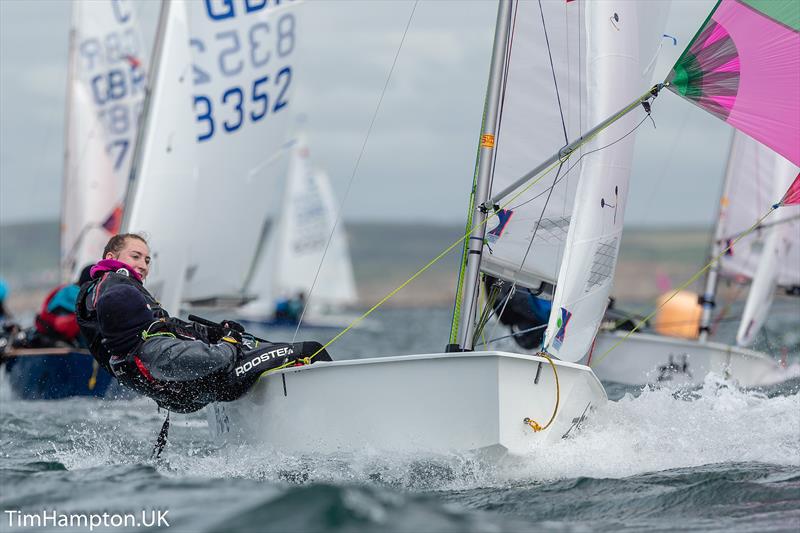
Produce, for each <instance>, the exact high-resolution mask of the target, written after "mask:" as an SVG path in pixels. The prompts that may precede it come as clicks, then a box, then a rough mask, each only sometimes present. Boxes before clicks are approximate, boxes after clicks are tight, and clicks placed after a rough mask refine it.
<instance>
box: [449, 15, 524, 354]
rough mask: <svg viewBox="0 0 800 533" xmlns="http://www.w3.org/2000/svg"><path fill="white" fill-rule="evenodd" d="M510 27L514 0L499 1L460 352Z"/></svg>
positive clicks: (469, 319) (468, 320)
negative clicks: (512, 1)
mask: <svg viewBox="0 0 800 533" xmlns="http://www.w3.org/2000/svg"><path fill="white" fill-rule="evenodd" d="M510 27H511V0H500V2H499V3H498V6H497V22H496V24H495V34H494V46H493V48H492V61H491V66H490V68H489V84H488V87H487V89H486V105H485V109H484V121H483V124H484V130H483V132H481V146H480V150H479V152H478V178H477V180H476V183H475V197H474V203H473V206H472V209H473V227H475V228H476V229H475V230H474V231H473V232H472V233H471V234H470V236H469V244H468V246H467V267H466V275H465V277H464V291H463V293H462V298H461V306H462V308H463V309H464V311H463V312H462V313H461V317H460V323H459V327H458V332H459V334H458V346H459V349H461V350H472V335H473V330H474V327H475V320H474V319H475V306H476V304H477V300H478V283H479V280H478V276H479V274H480V265H481V254H482V252H483V239H484V236H485V234H486V225H485V224H484V221H485V220H486V212H485V210H484V208H483V207H482V206H483V203H484V202H485V201H486V199H487V198H488V196H489V183H490V182H491V177H492V176H491V174H492V161H493V160H494V144H495V133H496V130H497V116H498V112H499V109H500V95H501V89H502V84H503V78H504V72H503V68H504V66H505V63H506V53H507V51H508V33H509V29H510Z"/></svg>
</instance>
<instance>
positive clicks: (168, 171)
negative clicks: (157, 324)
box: [123, 0, 198, 314]
mask: <svg viewBox="0 0 800 533" xmlns="http://www.w3.org/2000/svg"><path fill="white" fill-rule="evenodd" d="M186 7H187V5H186V2H185V1H184V0H173V1H171V2H164V3H163V4H162V7H161V15H160V18H159V27H158V30H157V34H156V35H157V37H156V38H157V41H156V46H155V48H154V50H153V65H152V68H151V70H150V80H151V84H150V92H149V96H148V98H147V101H146V102H145V110H144V119H143V121H142V130H141V132H140V134H139V138H138V141H137V146H136V153H135V159H134V164H133V169H132V172H131V182H130V188H129V191H128V196H127V197H126V206H125V216H124V221H123V229H124V231H126V232H129V231H133V232H139V233H143V234H144V235H145V236H146V237H148V240H149V243H150V251H151V254H152V257H153V262H152V266H151V270H150V275H149V277H148V278H147V280H146V286H147V288H148V289H149V290H150V292H151V293H152V294H153V295H154V296H155V297H156V298H157V299H158V300H160V302H161V304H162V306H163V307H164V308H165V309H167V310H168V311H170V312H172V313H176V314H177V312H178V308H179V304H180V297H181V290H182V287H183V281H184V277H185V271H186V257H187V251H188V242H189V240H191V239H193V236H194V232H193V224H194V218H195V217H196V216H197V214H198V213H197V212H196V211H195V210H194V209H193V206H194V205H195V201H194V200H195V198H194V194H195V191H196V184H197V167H196V165H197V156H196V154H197V146H196V144H195V139H194V129H193V123H194V116H193V113H192V102H191V94H192V93H191V91H192V87H191V83H192V79H191V68H192V59H191V56H190V54H189V48H188V46H187V45H186V43H187V42H188V40H189V27H188V19H187V16H186Z"/></svg>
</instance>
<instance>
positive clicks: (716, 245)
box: [700, 134, 736, 342]
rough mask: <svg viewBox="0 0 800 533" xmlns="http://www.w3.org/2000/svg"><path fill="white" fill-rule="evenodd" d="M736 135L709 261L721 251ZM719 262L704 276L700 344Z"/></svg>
mask: <svg viewBox="0 0 800 533" xmlns="http://www.w3.org/2000/svg"><path fill="white" fill-rule="evenodd" d="M735 137H736V135H735V134H732V135H731V143H730V148H729V149H728V163H727V165H726V166H725V178H724V179H723V180H722V191H721V193H720V195H719V210H718V211H717V225H716V227H715V228H714V236H713V237H712V240H711V249H710V251H709V256H710V258H711V259H713V258H715V257H717V256H718V255H719V253H720V252H721V251H722V242H721V241H722V239H723V238H724V237H725V235H723V233H724V230H725V227H724V224H723V223H722V222H723V220H725V219H726V218H727V216H728V188H729V187H730V182H731V176H732V175H733V169H732V168H731V159H732V158H731V157H730V154H731V151H732V150H733V142H734V139H735ZM719 271H720V262H719V259H717V260H716V261H714V262H713V263H712V264H711V268H709V269H708V275H707V276H706V286H705V289H703V295H702V296H701V297H700V304H701V305H702V306H703V314H702V315H701V316H700V342H706V341H707V340H708V334H709V333H710V329H711V313H712V312H713V310H714V306H715V305H716V296H717V281H718V280H719Z"/></svg>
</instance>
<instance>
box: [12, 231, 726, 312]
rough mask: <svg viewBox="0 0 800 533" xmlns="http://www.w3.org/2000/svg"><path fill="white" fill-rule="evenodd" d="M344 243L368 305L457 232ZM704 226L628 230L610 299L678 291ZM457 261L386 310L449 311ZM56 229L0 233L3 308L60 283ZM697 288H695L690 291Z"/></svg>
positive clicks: (704, 237)
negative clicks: (5, 289) (6, 291)
mask: <svg viewBox="0 0 800 533" xmlns="http://www.w3.org/2000/svg"><path fill="white" fill-rule="evenodd" d="M346 231H347V236H348V240H349V243H350V249H351V254H352V259H353V267H354V269H355V277H356V284H357V286H358V292H359V299H360V304H361V305H362V306H368V305H372V304H374V303H375V302H376V301H378V300H380V299H381V298H382V297H384V296H385V295H386V294H387V293H388V292H389V291H391V290H392V289H394V288H395V287H397V286H398V285H400V284H401V283H403V282H404V281H405V280H406V279H408V278H409V277H410V276H411V275H413V274H414V273H415V272H416V271H417V270H418V269H419V268H421V267H422V266H423V265H425V264H426V263H427V262H428V261H430V260H431V259H433V258H434V257H436V256H437V255H438V254H439V253H441V252H442V251H443V250H444V249H445V248H447V247H448V246H450V245H451V244H452V243H453V242H454V241H456V240H457V239H458V238H460V237H461V236H462V235H463V232H464V226H463V225H456V224H450V225H448V224H423V223H403V222H384V221H381V222H369V221H363V220H362V221H356V222H348V223H347V226H346ZM710 235H711V234H710V229H709V228H707V227H697V226H687V227H673V228H664V227H634V228H630V229H626V231H625V233H624V235H623V240H622V248H621V252H620V262H619V264H618V266H617V273H616V281H615V288H614V295H615V297H616V298H617V299H618V301H620V302H631V303H639V304H644V303H648V302H652V301H653V300H654V299H655V298H656V297H657V296H658V288H657V282H656V280H657V278H660V279H661V280H662V283H663V280H667V279H668V280H670V281H671V282H672V285H673V286H675V285H678V284H680V283H682V282H683V281H684V280H686V279H688V278H689V277H690V276H691V275H692V274H694V273H695V272H696V271H697V270H698V269H699V268H701V267H702V266H703V265H704V264H705V262H706V261H707V255H708V244H709V242H710V241H709V239H710ZM459 259H460V247H459V246H457V247H456V248H454V249H453V251H451V252H450V253H448V254H447V255H445V256H444V257H443V258H442V259H441V260H440V261H439V262H438V263H436V264H435V265H433V266H432V267H431V268H430V269H429V270H428V271H427V272H425V273H424V274H423V275H421V276H420V277H419V278H417V279H416V280H415V281H414V282H413V283H411V284H410V285H409V286H407V287H406V288H405V289H403V290H402V291H400V292H399V293H398V294H397V295H396V296H395V297H393V298H392V299H391V300H390V301H389V302H388V303H387V305H390V306H395V307H414V306H424V307H446V306H449V305H451V304H452V301H453V298H454V292H455V283H456V276H457V270H458V264H459ZM58 261H59V223H58V221H54V220H45V221H36V222H26V223H15V224H5V225H2V226H0V276H2V277H3V278H4V279H5V280H6V282H7V283H8V284H9V286H10V289H11V297H10V299H9V302H8V303H9V308H10V309H11V310H12V311H15V312H18V313H27V312H32V311H33V310H35V309H36V308H38V306H39V305H40V302H41V300H42V298H43V297H44V295H45V294H46V292H47V291H48V290H49V289H50V288H52V287H53V286H54V285H56V284H57V283H58V282H59V271H58ZM695 285H696V286H695V287H694V289H695V290H697V289H699V288H700V282H698V283H696V284H695Z"/></svg>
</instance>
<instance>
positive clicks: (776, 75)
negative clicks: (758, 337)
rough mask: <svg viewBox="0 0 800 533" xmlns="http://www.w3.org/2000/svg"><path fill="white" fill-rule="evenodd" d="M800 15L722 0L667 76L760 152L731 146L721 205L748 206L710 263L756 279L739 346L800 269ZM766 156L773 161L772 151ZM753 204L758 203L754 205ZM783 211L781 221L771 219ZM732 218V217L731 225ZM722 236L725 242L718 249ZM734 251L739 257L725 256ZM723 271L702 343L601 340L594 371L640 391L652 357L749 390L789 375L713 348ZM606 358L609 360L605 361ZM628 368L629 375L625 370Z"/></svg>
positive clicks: (784, 7) (708, 302)
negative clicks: (754, 249)
mask: <svg viewBox="0 0 800 533" xmlns="http://www.w3.org/2000/svg"><path fill="white" fill-rule="evenodd" d="M797 15H798V11H797V3H796V2H794V1H792V0H774V1H770V2H762V1H758V0H720V1H719V2H718V3H717V4H716V6H715V7H714V9H713V10H712V13H711V15H710V16H709V17H708V19H707V20H706V21H705V22H704V24H703V26H702V27H701V28H700V30H699V31H698V32H697V34H696V35H695V37H694V39H693V40H692V42H691V43H689V46H688V47H687V49H686V50H685V51H684V53H683V55H682V56H681V58H680V59H679V60H678V62H677V63H676V64H675V66H674V67H673V70H672V72H671V73H670V77H669V78H668V88H669V89H670V90H671V91H672V92H674V93H676V94H677V95H679V96H681V97H682V98H684V99H685V100H687V101H689V102H691V103H693V104H695V105H697V106H699V107H701V108H703V109H705V110H706V111H708V112H710V113H712V114H713V115H715V116H717V117H718V118H720V119H722V120H724V121H726V122H727V123H729V124H730V125H731V126H733V127H734V128H736V129H737V130H739V131H740V132H742V133H744V134H745V135H747V136H748V137H751V138H752V139H753V140H755V141H758V143H761V144H762V145H763V146H759V145H758V144H757V143H754V142H753V141H752V140H749V139H747V140H746V139H745V138H744V137H742V136H740V135H739V134H737V137H736V139H735V140H734V143H733V145H732V146H733V148H732V152H731V160H730V161H729V163H730V164H729V167H728V175H727V178H726V179H727V183H728V185H726V190H725V192H724V194H723V201H722V206H723V208H724V207H725V203H726V195H728V196H731V195H733V197H734V198H735V197H736V196H739V197H740V198H742V200H741V202H738V201H737V204H738V203H742V204H748V207H746V208H743V210H742V212H741V213H739V212H738V209H737V210H736V211H734V210H733V206H731V207H729V208H727V209H723V210H722V211H721V213H720V215H721V216H720V224H718V231H717V235H716V236H715V242H714V248H713V249H712V260H716V259H717V258H718V257H719V258H720V259H721V264H722V269H723V271H725V269H726V268H730V269H731V270H732V271H733V272H737V271H738V272H739V273H743V274H745V275H747V276H755V277H754V281H753V285H752V286H751V295H750V296H749V297H748V303H747V304H746V308H745V316H744V317H743V320H742V325H741V327H740V330H739V332H738V335H737V342H738V343H739V344H740V345H746V344H748V343H750V342H752V338H753V336H754V335H755V332H756V330H757V327H759V326H760V324H761V323H763V321H764V320H765V319H766V316H767V313H768V311H769V302H770V300H771V296H772V294H773V293H774V290H775V284H776V282H777V283H778V284H782V283H786V282H789V283H794V281H795V280H796V276H797V272H798V270H797V263H796V262H795V263H794V264H793V265H792V264H791V262H790V261H791V260H792V258H794V260H795V261H796V255H794V254H795V253H796V252H792V251H791V247H794V248H796V247H797V246H796V244H791V241H792V239H791V238H790V239H789V240H787V239H786V238H785V236H784V235H787V236H791V237H794V238H795V239H796V236H797V231H796V229H795V228H796V227H795V228H792V226H790V225H789V223H788V222H787V221H790V220H791V219H793V217H794V216H796V211H797V207H796V204H798V203H800V192H798V191H800V174H798V173H797V166H798V165H800V84H798V83H797V80H798V77H800V54H798V53H797V51H798V50H800V19H798V16H797ZM765 147H766V148H765ZM767 149H769V150H772V151H774V152H775V154H771V155H770V154H768V153H767ZM779 156H780V157H779ZM761 180H764V182H762V181H761ZM754 189H755V190H756V192H753V191H754ZM727 201H730V198H727ZM776 202H777V203H776ZM754 203H757V205H755V206H753V204H754ZM770 206H771V207H770ZM776 210H777V215H773V217H772V218H767V217H768V215H769V214H771V213H772V212H773V211H776ZM727 213H733V214H732V215H731V219H730V220H727V218H726V217H727V216H728V215H727ZM739 217H742V218H739ZM762 223H763V224H764V226H765V229H766V231H767V232H768V233H769V236H768V237H767V238H766V239H765V240H764V242H763V246H764V249H763V250H762V252H761V253H760V254H758V255H759V257H757V256H755V255H750V254H748V252H747V250H748V241H747V239H750V240H753V239H757V237H758V234H759V231H758V230H756V234H755V237H750V236H749V235H752V234H751V233H750V232H751V231H753V230H754V229H755V227H757V226H759V225H760V224H762ZM767 226H769V228H766V227H767ZM793 229H794V234H793V235H792V230H793ZM736 232H738V233H736ZM784 232H786V234H785V233H784ZM724 239H728V240H727V242H724V243H721V242H720V240H724ZM795 242H796V241H795ZM751 246H752V245H751ZM787 249H788V250H787ZM729 252H733V253H732V255H729V256H728V257H720V254H723V253H729ZM742 252H744V253H742ZM781 257H784V258H786V265H787V267H788V268H789V269H793V271H791V272H788V273H785V274H782V273H781V266H780V262H781V259H780V258H781ZM743 258H744V260H743ZM748 263H749V265H748ZM756 263H757V264H758V267H757V268H756V267H755V266H754V265H755V264H756ZM712 264H713V263H712ZM718 269H719V266H718V265H717V266H714V269H713V270H712V271H711V273H710V275H709V277H708V280H707V284H706V294H705V295H704V297H703V300H702V301H703V305H704V312H703V321H702V323H701V328H703V329H702V330H701V337H700V342H693V341H679V340H675V339H670V338H665V337H657V336H651V335H645V334H635V333H633V334H631V333H625V334H623V333H617V334H612V335H615V336H616V338H608V337H603V338H602V342H603V345H602V346H598V347H597V348H596V350H595V355H598V354H599V356H600V359H599V360H595V361H592V362H591V364H592V365H593V366H594V367H596V368H598V370H600V368H601V366H605V367H606V368H605V369H603V370H602V371H601V372H602V375H605V376H606V377H607V378H608V379H613V380H614V381H620V382H623V383H635V384H639V383H646V382H649V381H652V380H654V379H656V380H657V379H658V376H659V374H660V372H659V369H658V368H654V367H653V361H654V358H655V359H658V360H659V361H661V363H660V364H661V365H665V364H666V365H667V366H668V367H669V366H672V367H673V368H672V370H683V367H684V364H683V363H684V361H686V362H687V368H691V369H692V375H691V376H690V375H688V374H685V373H683V372H681V373H682V374H683V375H682V376H680V377H681V378H682V379H689V380H691V381H694V382H698V381H702V379H703V378H704V377H705V374H706V372H708V371H714V372H717V373H719V374H721V375H727V376H731V377H733V378H735V379H736V380H737V381H738V382H739V383H740V384H741V385H744V386H748V385H758V384H763V383H769V382H774V381H777V380H780V379H783V378H784V377H785V374H781V373H777V375H776V372H775V371H776V368H777V364H776V363H775V362H774V361H773V360H771V359H769V358H767V357H765V356H764V355H763V354H759V353H757V352H752V351H748V350H744V349H742V348H740V347H739V346H736V347H734V346H728V345H724V344H714V343H709V342H706V339H707V329H708V327H709V325H710V323H711V310H712V308H713V305H714V297H715V291H716V278H717V270H718ZM789 278H794V280H793V279H789ZM623 340H624V342H623ZM626 345H627V346H626ZM615 352H616V353H615ZM606 355H610V357H609V358H608V359H606V357H605V356H606ZM670 355H672V356H673V358H672V360H670V359H669V356H670ZM675 357H679V358H680V360H676V359H675ZM628 368H629V369H631V372H630V374H627V373H626V369H628Z"/></svg>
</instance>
